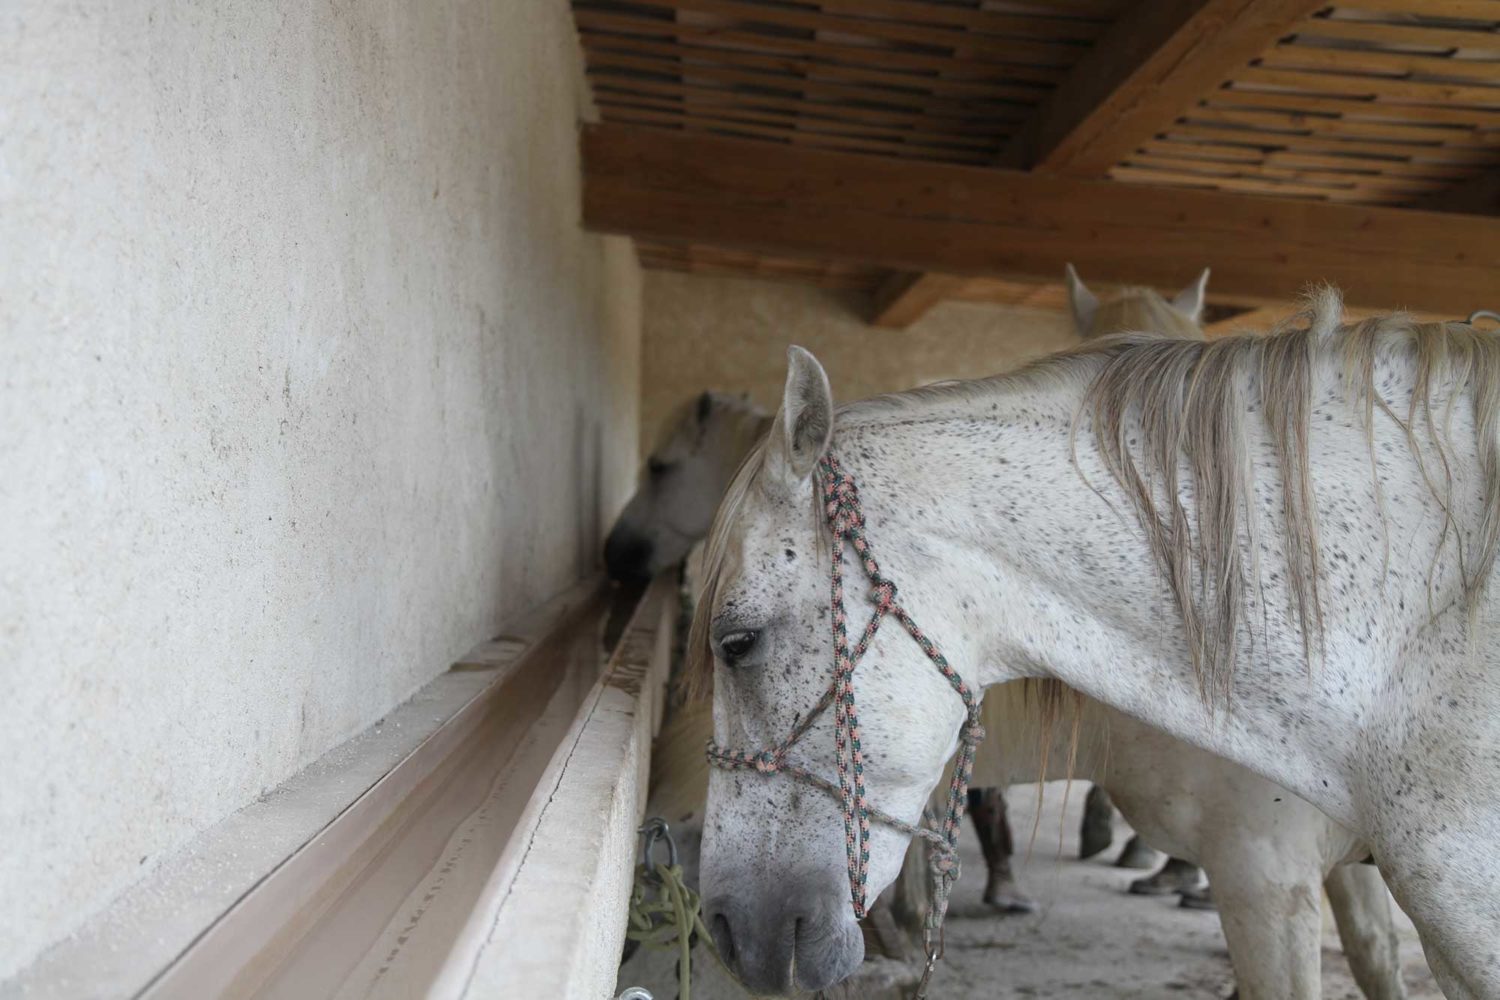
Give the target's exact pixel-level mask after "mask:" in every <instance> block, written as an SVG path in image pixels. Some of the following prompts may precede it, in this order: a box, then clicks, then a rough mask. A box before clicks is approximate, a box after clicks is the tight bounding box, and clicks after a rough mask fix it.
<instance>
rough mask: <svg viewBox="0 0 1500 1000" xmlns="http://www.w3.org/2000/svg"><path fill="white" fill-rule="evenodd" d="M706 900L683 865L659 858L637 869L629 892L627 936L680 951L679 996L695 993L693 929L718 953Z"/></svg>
mask: <svg viewBox="0 0 1500 1000" xmlns="http://www.w3.org/2000/svg"><path fill="white" fill-rule="evenodd" d="M702 911H703V901H702V900H701V899H700V898H699V897H698V894H697V893H696V892H694V891H693V890H692V889H691V888H689V887H688V884H687V882H686V881H685V880H684V879H683V875H682V866H681V865H670V864H663V863H661V862H657V864H656V866H655V867H654V868H652V869H648V868H647V866H646V865H645V864H641V865H638V866H637V867H636V870H635V888H634V889H633V890H632V891H631V894H630V922H629V924H628V926H627V927H626V930H625V936H626V937H627V938H629V939H630V940H631V941H638V942H640V944H641V945H642V946H643V947H646V948H653V949H656V950H658V951H671V950H673V949H676V951H677V975H678V980H679V989H680V993H679V1000H692V997H693V953H692V940H693V932H694V931H697V932H698V939H699V940H700V941H702V942H703V943H704V944H705V945H706V946H707V947H708V949H709V951H711V952H713V954H714V956H715V957H717V956H718V950H717V949H716V948H715V947H714V939H713V936H712V935H711V934H709V932H708V927H707V926H706V925H705V924H704V923H703V912H702Z"/></svg>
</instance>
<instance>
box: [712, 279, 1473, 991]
mask: <svg viewBox="0 0 1500 1000" xmlns="http://www.w3.org/2000/svg"><path fill="white" fill-rule="evenodd" d="M1339 314H1340V307H1339V304H1338V303H1337V300H1336V298H1334V297H1332V296H1331V295H1329V296H1323V297H1321V298H1320V299H1319V300H1318V301H1317V302H1316V303H1315V306H1314V308H1313V309H1311V310H1310V312H1309V314H1308V315H1307V317H1306V321H1305V323H1303V324H1301V325H1296V326H1292V327H1289V328H1287V329H1284V330H1281V331H1279V332H1277V333H1276V334H1275V335H1273V336H1270V337H1267V338H1247V337H1240V338H1227V339H1224V340H1220V341H1216V342H1213V343H1208V344H1204V343H1197V342H1188V341H1177V340H1163V339H1159V338H1123V339H1114V340H1106V341H1102V342H1098V343H1095V344H1089V345H1085V346H1084V347H1083V348H1080V349H1078V350H1075V351H1072V352H1067V353H1065V354H1063V355H1059V356H1057V357H1054V358H1051V359H1047V360H1045V361H1043V362H1040V363H1038V364H1034V365H1031V366H1028V367H1027V368H1025V369H1023V370H1021V371H1019V372H1017V373H1013V374H1010V375H1007V376H1002V377H998V378H995V379H989V380H983V381H977V382H969V383H958V384H954V385H948V386H943V387H937V388H929V389H925V390H917V391H913V392H907V393H900V394H896V395H893V396H887V397H881V398H878V399H875V400H871V401H867V402H863V403H857V404H853V405H852V406H847V407H845V408H843V409H841V410H839V411H837V412H835V410H834V407H833V403H832V398H831V395H830V393H829V390H828V382H827V379H826V376H825V375H824V374H823V371H822V369H821V367H820V366H819V365H818V364H817V362H816V361H815V360H814V359H813V358H812V357H811V356H810V355H807V354H806V353H805V352H801V351H797V350H794V351H793V352H792V353H791V370H790V372H789V374H788V379H787V387H786V392H785V396H784V399H783V402H782V406H781V408H780V410H779V411H778V414H777V417H776V421H775V423H774V424H773V426H772V429H771V432H770V435H769V436H768V438H767V441H766V443H765V445H764V447H761V448H759V449H757V450H756V451H755V452H753V453H752V455H751V457H750V458H749V459H748V460H747V462H746V463H745V465H744V466H743V467H742V469H741V471H740V473H739V474H738V475H737V476H736V479H735V481H734V483H732V484H731V487H730V490H729V493H728V495H727V496H726V499H725V501H724V503H723V505H722V506H721V508H720V512H719V514H718V516H717V518H716V522H715V527H714V529H713V532H712V533H711V536H710V540H709V551H708V561H707V567H706V575H705V590H704V594H703V599H702V600H701V601H700V603H699V607H698V613H697V615H696V617H695V620H694V632H695V636H694V640H693V651H694V652H695V653H697V654H699V659H700V662H701V663H703V664H709V663H711V664H712V669H713V673H714V684H713V689H714V716H715V732H716V738H717V743H718V747H717V750H716V752H715V754H714V758H715V760H716V762H718V763H720V764H725V763H733V764H735V766H734V767H733V769H721V770H715V771H714V772H713V774H712V775H711V777H710V784H709V797H708V813H707V818H706V823H705V830H704V871H703V884H704V889H705V893H706V895H707V897H708V904H709V911H710V924H711V926H712V927H713V929H714V932H715V936H716V939H717V940H718V942H719V945H720V948H721V951H722V952H723V953H724V954H725V955H726V956H727V959H728V961H729V962H730V963H731V964H733V965H734V966H735V967H736V969H737V970H738V971H739V973H740V974H741V975H742V976H743V977H744V978H745V979H746V980H747V981H748V982H750V983H751V984H752V985H753V986H755V987H756V988H758V989H761V990H762V991H769V992H785V991H786V990H788V989H791V988H793V987H801V988H818V987H819V986H821V985H826V984H827V983H831V982H835V981H837V980H838V979H840V978H841V977H842V976H844V975H845V974H847V972H848V971H849V969H850V968H852V966H853V964H854V963H855V962H857V961H858V957H859V954H860V951H861V948H862V944H861V940H860V935H859V933H858V931H857V929H856V925H855V919H856V914H857V912H859V911H860V910H861V909H862V907H863V904H864V902H865V901H866V900H867V899H868V898H871V897H873V896H874V895H875V894H877V893H878V892H879V891H880V889H881V888H883V887H884V886H885V885H887V884H889V883H890V881H891V880H892V878H893V877H894V876H895V874H896V872H897V870H898V868H899V866H900V863H901V858H902V855H903V853H904V850H905V844H906V841H907V839H908V838H909V837H910V836H912V833H913V830H914V824H915V823H916V822H917V821H918V819H919V818H920V816H921V813H922V811H923V806H924V804H925V803H926V801H927V800H928V797H929V794H930V793H931V791H932V789H933V786H934V785H935V783H936V782H937V780H938V779H939V777H940V775H941V773H942V771H943V769H944V764H945V761H946V760H947V758H948V757H949V756H950V755H952V753H953V751H954V749H955V747H956V746H958V745H959V744H960V742H961V743H962V745H963V747H964V748H965V750H964V752H963V753H961V755H960V760H961V761H964V760H967V759H968V758H969V757H970V756H971V749H972V746H973V744H974V742H975V740H976V739H977V737H978V729H979V726H978V719H979V710H978V707H977V693H978V692H979V691H981V690H982V689H984V688H987V687H990V686H992V685H994V684H997V683H1001V682H1004V681H1008V680H1017V679H1026V678H1032V679H1042V680H1059V681H1063V682H1065V683H1067V684H1068V685H1069V686H1071V687H1072V688H1074V689H1076V690H1079V691H1082V692H1084V693H1086V694H1087V695H1089V696H1091V697H1092V698H1094V699H1095V700H1097V701H1099V702H1101V703H1103V704H1105V705H1107V706H1109V707H1111V708H1114V709H1117V710H1119V711H1120V712H1122V713H1125V714H1127V715H1129V716H1131V717H1134V718H1138V719H1141V720H1143V721H1144V722H1146V723H1147V724H1148V725H1150V726H1151V727H1153V728H1156V729H1159V730H1162V731H1165V732H1167V733H1169V734H1171V735H1173V736H1175V737H1177V738H1178V739H1180V740H1182V741H1184V742H1186V743H1189V744H1191V745H1194V746H1197V747H1200V748H1202V749H1204V750H1207V751H1209V752H1210V753H1212V754H1214V755H1217V756H1222V757H1225V758H1228V759H1229V760H1232V761H1234V762H1237V763H1238V764H1240V765H1242V766H1244V767H1246V768H1248V769H1250V770H1252V771H1254V772H1256V773H1258V774H1260V775H1262V776H1263V777H1265V778H1267V779H1269V780H1270V781H1273V782H1275V783H1276V784H1277V785H1280V786H1282V787H1284V788H1287V789H1289V790H1291V791H1293V792H1295V793H1297V794H1298V795H1300V796H1301V797H1302V798H1303V799H1305V800H1306V801H1307V802H1309V803H1311V804H1312V805H1313V806H1316V807H1317V808H1318V809H1321V810H1322V811H1323V812H1324V813H1326V814H1327V815H1329V816H1330V817H1332V818H1333V819H1335V820H1336V821H1337V822H1338V823H1339V824H1341V825H1342V826H1343V827H1344V828H1346V829H1347V830H1349V831H1350V832H1351V833H1352V834H1353V835H1354V836H1355V837H1357V838H1358V839H1359V840H1360V841H1361V842H1363V843H1364V844H1367V845H1369V847H1370V848H1371V850H1372V851H1373V854H1374V858H1375V860H1376V862H1377V863H1378V864H1379V866H1380V870H1381V871H1382V872H1383V873H1384V875H1385V876H1386V879H1387V881H1388V882H1389V884H1390V885H1391V888H1392V890H1393V891H1394V892H1395V894H1396V896H1397V898H1398V899H1399V900H1400V901H1401V903H1402V905H1403V906H1404V907H1405V909H1406V910H1407V912H1408V913H1409V914H1410V915H1411V917H1412V919H1413V921H1414V922H1415V923H1416V924H1417V927H1418V930H1419V933H1420V934H1421V937H1422V941H1423V946H1424V949H1425V951H1426V952H1427V956H1428V960H1429V964H1430V965H1431V966H1432V968H1433V972H1434V974H1435V976H1436V977H1437V978H1438V980H1439V982H1440V984H1441V985H1442V986H1443V988H1444V990H1445V991H1446V992H1447V993H1448V995H1450V996H1453V997H1463V998H1468V997H1483V996H1495V995H1497V994H1500V890H1497V888H1496V885H1495V876H1496V874H1497V872H1496V870H1495V869H1496V867H1497V862H1496V861H1495V860H1494V859H1493V857H1491V856H1490V855H1489V853H1488V851H1487V850H1486V848H1485V845H1486V844H1487V843H1489V842H1491V841H1492V840H1493V838H1494V837H1495V835H1496V834H1497V833H1500V800H1497V797H1496V792H1497V791H1500V787H1497V786H1500V741H1497V736H1500V716H1497V713H1496V709H1497V707H1500V672H1497V667H1500V664H1496V663H1495V662H1494V661H1495V659H1496V653H1495V652H1493V651H1492V650H1493V644H1492V643H1490V642H1488V641H1486V637H1487V635H1488V633H1489V630H1490V629H1492V627H1493V617H1494V612H1495V610H1496V609H1495V606H1494V604H1495V601H1494V598H1493V596H1492V593H1491V591H1490V590H1489V589H1487V588H1486V586H1485V584H1486V582H1487V580H1488V577H1489V573H1490V570H1491V567H1492V564H1493V562H1494V557H1495V552H1496V548H1497V546H1500V437H1497V423H1500V419H1497V418H1500V341H1497V339H1496V338H1495V337H1493V336H1490V335H1485V334H1481V333H1479V332H1477V331H1475V330H1473V329H1472V328H1470V327H1467V326H1464V325H1460V324H1429V325H1417V324H1414V323H1412V322H1410V321H1409V320H1407V319H1405V318H1403V317H1387V318H1384V319H1380V320H1371V321H1366V322H1364V323H1361V324H1358V325H1357V326H1354V327H1349V328H1340V327H1339V326H1338V317H1339ZM855 550H858V556H857V557H853V558H849V557H850V556H852V555H853V552H854V551H855ZM877 556H878V561H877ZM846 563H847V565H846ZM830 578H831V579H832V588H833V589H832V593H833V595H834V596H833V597H832V598H830V597H829V594H830V589H829V588H830ZM843 581H848V589H847V592H846V591H845V589H844V584H843ZM898 585H899V589H898ZM846 598H848V599H852V608H850V607H849V605H848V604H847V603H846ZM867 599H869V600H873V601H874V602H875V603H874V604H873V605H872V604H870V603H868V602H867ZM872 608H873V612H872V610H871V609H872ZM867 616H872V617H868V618H867ZM886 616H893V617H894V619H895V621H897V622H899V624H898V625H892V626H891V627H888V628H885V629H883V630H882V629H879V628H878V625H879V623H880V622H881V621H882V620H884V618H885V617H886ZM867 620H868V621H869V622H870V623H871V624H870V625H869V626H865V622H866V621H867ZM862 626H865V627H864V628H862ZM907 633H910V634H909V635H908V634H907ZM933 666H937V667H938V669H936V670H935V669H932V668H933ZM856 667H857V668H858V670H857V673H856V669H855V668H856ZM856 678H857V683H855V681H856ZM856 691H857V692H858V698H857V699H856V697H855V692H856ZM828 706H832V708H833V711H832V713H831V714H830V713H829V712H827V711H823V712H819V711H817V710H816V709H817V708H819V707H828ZM961 736H962V737H963V739H962V741H961V740H960V737H961ZM736 762H741V763H736ZM958 773H959V776H960V780H959V781H958V782H957V789H956V790H961V787H962V784H963V782H962V780H961V779H962V777H963V774H964V768H962V767H960V768H959V772H958ZM832 775H837V783H833V781H834V779H833V778H831V777H829V776H832ZM797 777H800V778H801V779H802V780H793V779H794V778H797ZM829 788H832V789H834V790H835V791H837V792H838V794H836V795H829V794H825V792H826V791H827V790H828V789H829ZM952 798H953V803H954V805H953V807H952V809H951V812H950V815H949V818H948V821H947V823H946V824H945V825H944V826H943V827H942V830H943V832H942V834H933V835H931V836H934V837H935V838H936V839H938V840H939V841H940V842H942V843H944V844H947V845H948V846H950V847H951V835H952V833H953V831H954V828H955V822H954V821H955V820H956V814H958V813H960V812H961V800H962V797H961V796H959V795H954V796H953V797H952ZM943 859H944V854H943V853H942V852H940V854H939V858H938V862H939V863H938V870H939V871H940V872H943V871H944V865H943ZM851 900H852V902H853V905H851ZM1220 903H1221V906H1223V905H1224V900H1222V899H1221V900H1220Z"/></svg>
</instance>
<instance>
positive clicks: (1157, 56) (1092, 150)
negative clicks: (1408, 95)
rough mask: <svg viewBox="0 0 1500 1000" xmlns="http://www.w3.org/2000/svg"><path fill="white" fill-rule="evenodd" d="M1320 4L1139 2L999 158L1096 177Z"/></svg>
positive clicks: (1321, 0)
mask: <svg viewBox="0 0 1500 1000" xmlns="http://www.w3.org/2000/svg"><path fill="white" fill-rule="evenodd" d="M1325 3H1326V0H1152V2H1151V3H1138V4H1136V5H1135V6H1133V7H1131V8H1130V9H1129V10H1128V11H1127V12H1126V13H1125V14H1124V15H1123V16H1122V17H1120V19H1119V20H1118V21H1116V22H1115V23H1114V24H1113V25H1111V26H1110V29H1109V31H1108V32H1107V33H1106V34H1105V35H1104V36H1103V37H1101V38H1100V39H1099V40H1098V41H1097V42H1096V43H1095V44H1094V47H1093V48H1092V49H1090V50H1089V54H1088V55H1087V56H1085V57H1084V58H1083V59H1082V60H1080V61H1079V63H1078V64H1077V65H1076V66H1074V67H1073V70H1072V72H1071V73H1070V74H1069V75H1068V77H1067V79H1065V80H1064V81H1063V82H1062V83H1061V84H1060V85H1059V86H1058V88H1057V89H1056V90H1055V91H1054V92H1053V94H1052V96H1051V97H1050V98H1048V100H1047V101H1045V102H1044V103H1043V104H1042V105H1041V107H1040V108H1038V110H1037V114H1036V115H1035V116H1034V117H1033V119H1032V120H1031V122H1030V123H1028V125H1027V126H1026V127H1025V128H1023V129H1022V130H1021V132H1019V133H1018V134H1017V135H1016V136H1015V137H1014V138H1013V139H1012V140H1011V141H1010V143H1009V144H1008V145H1007V146H1006V148H1005V150H1004V151H1003V152H1002V154H1001V157H1000V163H1001V165H1002V166H1008V167H1016V168H1021V169H1037V170H1046V171H1051V172H1055V173H1066V174H1073V175H1078V176H1092V177H1102V176H1104V175H1105V173H1107V172H1108V171H1109V168H1110V167H1113V166H1114V165H1115V164H1117V163H1119V162H1120V161H1121V160H1123V159H1124V158H1125V157H1127V156H1129V155H1130V154H1131V153H1133V152H1135V151H1136V150H1137V149H1139V148H1140V145H1141V143H1143V142H1146V141H1147V140H1149V139H1151V138H1153V137H1154V136H1156V135H1157V134H1158V133H1159V132H1161V131H1163V130H1164V129H1166V128H1167V127H1168V126H1170V125H1171V124H1172V123H1173V122H1174V121H1176V120H1177V118H1178V116H1179V115H1181V114H1182V112H1183V111H1185V110H1187V109H1188V108H1189V107H1191V106H1192V105H1193V104H1194V103H1196V102H1197V101H1198V99H1199V98H1201V97H1202V96H1203V95H1205V94H1207V93H1208V92H1210V91H1211V90H1213V89H1214V88H1215V87H1217V86H1219V85H1220V84H1222V83H1223V82H1224V81H1225V80H1226V79H1228V78H1229V77H1230V76H1232V75H1233V74H1234V73H1235V72H1236V71H1238V70H1240V69H1242V68H1244V66H1245V65H1246V64H1247V63H1248V62H1250V60H1252V59H1254V58H1255V57H1257V56H1259V55H1261V54H1262V53H1263V52H1265V51H1266V50H1267V49H1268V48H1270V47H1271V46H1272V45H1274V44H1275V43H1276V41H1277V39H1279V38H1281V37H1283V36H1284V35H1287V34H1288V33H1290V32H1291V30H1292V28H1293V26H1294V25H1295V24H1296V23H1297V22H1298V21H1300V20H1302V19H1303V18H1305V17H1307V16H1308V15H1309V14H1311V13H1313V12H1314V11H1316V10H1317V9H1318V8H1320V7H1322V6H1325Z"/></svg>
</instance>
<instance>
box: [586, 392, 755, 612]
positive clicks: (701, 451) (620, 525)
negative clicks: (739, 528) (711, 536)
mask: <svg viewBox="0 0 1500 1000" xmlns="http://www.w3.org/2000/svg"><path fill="white" fill-rule="evenodd" d="M765 421H766V416H765V414H764V413H762V412H761V411H760V410H759V409H758V408H757V407H756V406H755V405H754V404H753V403H751V402H749V400H748V399H746V398H744V397H741V396H730V395H726V394H724V393H718V392H705V393H703V394H702V395H700V396H698V397H697V399H695V400H694V401H693V403H692V405H691V406H688V407H685V408H684V409H683V410H682V412H681V413H680V415H679V416H678V418H677V419H676V420H675V421H674V422H673V423H672V424H671V426H670V428H669V430H668V432H667V434H666V435H665V436H664V438H663V439H662V441H661V443H660V444H659V445H658V446H657V447H656V448H655V449H654V450H653V451H652V452H651V455H650V457H649V458H648V459H647V461H646V471H645V475H643V476H642V478H641V484H640V487H639V488H638V489H637V490H636V491H635V495H634V496H632V497H631V498H630V502H629V503H627V504H626V505H625V509H624V510H623V511H622V512H621V513H620V516H619V518H618V519H617V520H616V521H615V524H614V527H613V528H612V529H611V530H610V532H609V537H608V539H607V540H606V541H605V544H604V565H605V569H606V571H607V572H608V573H609V576H610V578H611V579H613V580H620V581H630V582H644V581H646V580H649V579H651V578H652V577H653V576H655V575H656V574H657V573H659V572H661V570H663V569H664V568H666V567H668V566H671V565H673V564H675V563H677V562H680V561H681V560H682V559H683V558H684V557H685V556H686V555H687V554H688V550H689V549H691V548H692V547H693V545H694V544H695V543H696V542H697V541H698V540H699V539H701V538H703V536H704V535H706V534H708V527H709V523H710V521H711V520H712V519H713V513H714V506H715V504H717V503H718V499H719V497H720V496H721V495H723V493H724V488H725V487H726V486H727V485H728V484H729V480H730V478H731V477H732V476H733V475H734V470H735V468H736V467H737V466H738V465H739V463H740V460H741V459H742V458H743V457H744V455H745V452H746V451H747V450H748V449H749V447H750V445H751V443H752V442H753V440H754V439H755V437H757V436H759V434H760V433H761V432H762V431H764V428H765Z"/></svg>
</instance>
